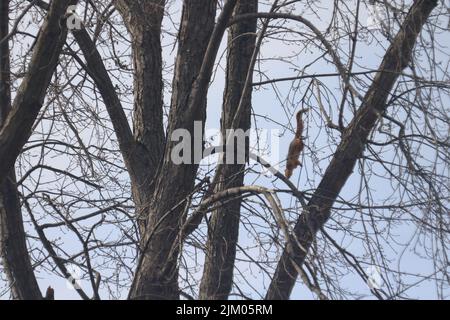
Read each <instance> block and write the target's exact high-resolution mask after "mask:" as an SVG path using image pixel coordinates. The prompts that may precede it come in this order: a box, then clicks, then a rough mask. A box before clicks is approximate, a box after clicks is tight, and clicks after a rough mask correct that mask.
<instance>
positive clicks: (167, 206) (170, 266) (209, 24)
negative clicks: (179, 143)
mask: <svg viewBox="0 0 450 320" xmlns="http://www.w3.org/2000/svg"><path fill="white" fill-rule="evenodd" d="M215 11H216V1H208V2H200V1H193V0H192V1H191V0H187V1H185V2H184V4H183V13H182V18H181V19H182V21H181V27H180V31H179V43H178V54H177V61H176V67H175V75H174V80H173V93H172V102H171V112H170V115H169V128H168V133H171V132H173V131H174V130H176V129H179V128H185V129H187V130H189V132H193V126H194V123H193V121H194V120H198V121H203V120H204V118H205V110H204V109H205V106H206V97H204V98H202V99H201V104H200V105H199V106H197V108H198V111H197V112H196V114H194V115H192V114H191V115H192V116H193V117H189V116H188V112H187V109H188V107H189V105H188V102H189V96H190V94H191V92H192V87H193V84H194V81H195V80H196V78H197V77H198V75H199V73H200V70H201V67H202V64H203V58H204V56H205V53H206V50H207V46H208V43H209V40H210V37H211V34H212V32H213V28H214V17H215ZM172 147H173V142H171V141H167V143H166V150H165V155H164V162H163V164H162V169H161V170H160V174H159V176H158V177H157V179H156V185H155V189H154V190H155V194H154V195H153V197H152V200H151V202H150V208H149V209H148V221H147V224H146V234H145V237H144V238H143V241H142V251H143V253H142V254H143V257H142V262H141V264H140V265H139V266H138V270H137V274H136V276H135V281H134V284H133V287H132V288H131V292H130V297H131V298H133V299H178V298H179V290H178V267H177V258H178V249H177V248H176V246H175V248H174V239H175V238H176V235H177V233H178V231H179V227H180V224H181V220H180V219H181V216H182V213H183V209H184V206H183V203H182V202H183V199H184V198H185V197H186V195H187V193H189V192H190V191H191V190H192V188H193V186H194V181H195V175H196V171H197V165H195V164H186V165H175V164H173V162H172V160H171V157H170V155H171V150H172Z"/></svg>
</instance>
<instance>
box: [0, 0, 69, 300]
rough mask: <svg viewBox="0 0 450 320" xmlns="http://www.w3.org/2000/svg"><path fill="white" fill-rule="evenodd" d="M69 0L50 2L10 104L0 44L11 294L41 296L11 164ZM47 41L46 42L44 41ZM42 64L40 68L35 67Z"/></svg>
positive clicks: (0, 240) (4, 252)
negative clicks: (27, 71)
mask: <svg viewBox="0 0 450 320" xmlns="http://www.w3.org/2000/svg"><path fill="white" fill-rule="evenodd" d="M69 3H70V1H60V3H58V4H55V3H54V4H53V6H52V7H51V11H50V13H49V15H48V17H47V19H46V21H45V23H44V26H43V27H42V29H41V33H40V36H39V39H38V41H37V45H36V49H35V52H34V55H33V59H32V62H31V64H30V68H29V73H28V74H27V76H26V77H25V79H24V82H23V83H22V86H21V87H20V90H19V92H18V94H17V97H16V99H15V102H14V107H13V109H11V91H10V90H11V88H10V81H11V79H10V66H9V54H10V52H9V42H8V41H4V43H3V44H2V45H0V129H1V131H0V146H1V147H0V159H1V160H0V163H1V165H0V254H1V258H2V263H3V267H4V269H5V272H6V274H7V277H8V280H9V281H10V286H11V292H12V297H13V299H20V300H38V299H42V295H41V292H40V290H39V286H38V283H37V281H36V277H35V275H34V272H33V267H32V266H31V262H30V259H29V255H28V249H27V245H26V236H25V230H24V225H23V219H22V212H21V205H20V200H19V195H18V192H17V187H16V176H15V172H14V163H15V161H16V158H17V156H18V154H19V153H20V150H21V149H22V147H23V145H24V144H25V143H26V141H27V139H28V137H29V135H30V134H31V132H30V130H31V126H32V125H33V122H34V120H35V119H36V117H37V113H38V112H39V110H40V107H41V106H42V102H43V99H44V95H45V91H46V89H47V86H48V83H49V82H50V78H51V76H52V74H53V71H54V69H55V68H56V63H57V60H58V59H57V57H58V55H59V52H60V50H61V48H62V45H63V43H64V41H65V35H66V31H63V30H62V29H61V28H60V22H61V18H62V16H63V15H64V14H65V12H66V9H67V6H68V5H69ZM8 11H9V1H2V2H1V3H0V39H4V38H5V37H6V36H7V35H8V23H9V19H8ZM49 41H50V42H52V41H53V43H52V44H51V45H48V43H49ZM40 68H43V69H40Z"/></svg>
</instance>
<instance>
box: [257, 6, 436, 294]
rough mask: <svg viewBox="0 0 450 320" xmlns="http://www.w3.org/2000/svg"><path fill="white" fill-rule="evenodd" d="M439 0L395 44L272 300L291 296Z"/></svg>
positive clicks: (418, 10) (415, 13)
mask: <svg viewBox="0 0 450 320" xmlns="http://www.w3.org/2000/svg"><path fill="white" fill-rule="evenodd" d="M436 5H437V1H436V0H416V1H414V4H413V6H412V7H411V9H410V11H409V13H408V15H407V17H406V19H405V21H404V22H403V25H402V27H401V30H400V32H399V33H398V34H397V36H396V37H395V39H394V40H393V42H392V43H391V46H390V47H389V49H388V51H387V53H386V55H385V56H384V59H383V61H382V63H381V65H380V67H379V70H382V71H380V72H379V73H378V74H377V75H376V76H375V78H374V80H373V83H372V85H371V87H370V88H369V90H368V92H367V93H366V95H365V97H364V101H363V104H362V106H361V107H360V109H359V110H358V112H357V114H356V115H355V117H354V119H353V121H352V122H351V123H350V125H349V126H348V128H347V129H346V131H345V133H344V135H343V138H342V141H341V143H340V145H339V146H338V148H337V150H336V153H335V155H334V157H333V159H332V161H331V163H330V165H329V167H328V168H327V170H326V172H325V175H324V176H323V179H322V181H321V182H320V184H319V186H318V187H317V189H316V191H315V193H314V195H313V196H312V198H311V199H310V201H309V203H308V210H306V211H304V212H303V213H302V214H301V216H300V218H299V220H298V221H297V224H296V225H295V228H294V234H295V236H296V237H297V240H298V241H299V243H300V244H301V246H302V248H300V247H299V246H298V245H296V244H295V243H296V242H295V240H292V239H291V241H288V244H287V245H286V248H285V249H284V252H283V255H282V257H281V260H280V261H279V263H278V266H277V269H276V272H275V275H274V277H273V279H272V282H271V284H270V287H269V290H268V292H267V295H266V298H267V299H289V297H290V295H291V291H292V288H293V287H294V285H295V281H296V279H297V276H298V273H297V271H296V268H295V265H294V264H296V265H297V266H301V265H302V264H303V262H304V261H305V258H306V256H307V253H308V250H309V248H310V247H311V244H312V242H313V239H314V238H315V235H316V233H317V232H318V231H319V230H320V229H321V228H322V227H323V226H324V225H325V223H326V222H327V220H328V219H329V217H330V209H331V206H332V205H333V203H334V201H335V200H336V198H337V196H338V195H339V193H340V191H341V189H342V187H343V186H344V184H345V183H346V181H347V179H348V178H349V176H350V175H351V174H352V172H353V168H354V166H355V164H356V161H357V160H358V159H359V158H360V157H361V156H362V154H363V152H364V148H365V145H366V142H367V137H368V135H369V134H370V132H371V131H372V130H373V128H374V126H375V124H376V122H377V120H378V119H379V117H380V116H381V115H382V114H383V113H384V112H385V111H386V108H387V105H386V101H387V98H388V96H389V92H390V91H391V90H392V88H393V86H394V84H395V82H396V81H397V79H398V76H399V74H400V72H401V71H402V70H403V69H405V68H406V67H407V65H408V63H409V62H410V59H411V55H412V52H413V49H414V45H415V42H416V39H417V37H418V35H419V33H420V32H421V30H422V27H423V25H424V23H425V22H426V20H427V18H428V17H429V15H430V13H431V11H432V10H433V8H434V7H435V6H436Z"/></svg>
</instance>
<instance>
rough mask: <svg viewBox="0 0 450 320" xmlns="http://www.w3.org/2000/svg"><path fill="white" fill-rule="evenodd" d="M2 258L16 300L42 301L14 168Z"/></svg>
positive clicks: (5, 99) (2, 98) (2, 53)
mask: <svg viewBox="0 0 450 320" xmlns="http://www.w3.org/2000/svg"><path fill="white" fill-rule="evenodd" d="M8 12H9V0H5V1H1V2H0V39H4V38H5V37H6V36H7V35H8V33H9V31H8V29H9V28H8V24H9V19H8ZM9 59H10V58H9V41H5V42H4V43H3V44H2V45H0V128H1V127H2V126H3V123H4V121H5V119H6V117H7V116H8V113H9V112H10V110H11V87H10V81H11V78H10V66H9ZM0 256H1V259H2V264H3V268H4V270H5V272H6V275H7V277H8V280H9V283H10V287H11V293H12V297H13V299H20V300H38V299H42V295H41V292H40V291H39V286H38V283H37V281H36V277H35V276H34V272H33V268H32V266H31V262H30V258H29V255H28V249H27V245H26V237H25V230H24V226H23V221H22V212H21V208H20V201H19V196H18V192H17V188H16V177H15V174H14V169H12V170H10V172H9V174H8V175H7V177H6V179H5V180H4V181H3V182H2V183H1V184H0Z"/></svg>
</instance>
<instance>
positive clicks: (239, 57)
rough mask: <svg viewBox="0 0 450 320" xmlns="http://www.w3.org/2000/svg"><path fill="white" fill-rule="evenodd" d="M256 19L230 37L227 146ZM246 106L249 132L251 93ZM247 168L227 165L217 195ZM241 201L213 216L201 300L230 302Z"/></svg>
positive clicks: (224, 124)
mask: <svg viewBox="0 0 450 320" xmlns="http://www.w3.org/2000/svg"><path fill="white" fill-rule="evenodd" d="M257 9H258V1H257V0H249V1H241V2H239V3H238V4H237V5H236V9H235V12H234V14H235V15H239V14H246V13H254V12H257ZM256 23H257V22H256V19H248V20H246V21H243V22H240V23H237V24H234V25H233V26H232V27H231V28H230V31H229V35H228V53H227V72H226V84H225V85H226V87H225V93H224V102H223V111H222V119H221V131H222V137H223V141H222V143H223V144H225V143H226V137H227V135H226V130H227V129H232V122H233V119H234V116H235V114H236V112H237V108H238V106H239V103H240V100H241V97H242V94H243V90H244V86H245V81H246V78H247V73H248V71H249V68H250V66H251V60H252V55H253V52H254V50H255V39H256V34H255V33H256ZM243 99H244V105H243V110H242V114H241V115H240V121H239V125H238V128H239V129H242V130H243V131H247V130H248V129H250V124H251V117H250V116H251V90H249V92H247V96H246V97H244V98H243ZM244 170H245V165H238V164H237V165H226V166H225V167H224V170H223V172H222V175H221V177H219V181H218V185H217V187H216V190H215V191H216V192H221V191H223V190H226V189H229V188H234V187H241V186H243V183H244ZM240 209H241V200H239V199H238V200H235V201H231V202H227V203H226V204H224V205H223V206H222V207H221V208H220V209H218V210H215V211H214V212H213V213H212V216H211V219H210V221H209V229H208V242H207V244H206V249H207V252H206V258H205V259H206V260H205V267H204V271H203V277H202V281H201V285H200V294H199V297H200V299H205V300H206V299H208V300H225V299H228V296H229V294H230V291H231V288H232V285H233V269H234V262H235V257H236V244H237V241H238V236H239V221H240Z"/></svg>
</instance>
